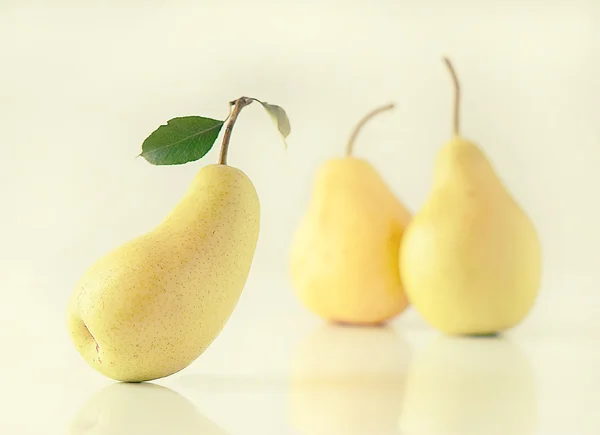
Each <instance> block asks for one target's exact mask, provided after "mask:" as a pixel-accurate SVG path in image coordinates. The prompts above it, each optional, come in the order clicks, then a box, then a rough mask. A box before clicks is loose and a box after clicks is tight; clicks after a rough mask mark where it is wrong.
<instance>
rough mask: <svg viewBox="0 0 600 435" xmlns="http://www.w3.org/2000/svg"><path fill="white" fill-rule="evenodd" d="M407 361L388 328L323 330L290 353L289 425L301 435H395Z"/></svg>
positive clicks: (402, 347)
mask: <svg viewBox="0 0 600 435" xmlns="http://www.w3.org/2000/svg"><path fill="white" fill-rule="evenodd" d="M409 356H410V347H409V345H408V344H407V343H406V342H405V341H404V340H403V339H402V338H401V337H400V336H399V335H398V334H397V333H396V331H394V329H392V328H389V327H372V328H358V327H356V328H355V327H344V326H334V325H327V324H326V325H323V326H322V327H321V328H320V329H318V330H317V331H315V332H314V333H312V334H310V335H309V336H308V337H307V338H305V339H304V340H303V341H302V342H301V343H300V344H299V346H298V347H297V349H296V352H295V354H294V359H293V363H292V373H291V386H290V406H291V411H290V414H291V415H290V420H291V425H292V426H293V427H294V428H295V429H296V430H297V431H298V432H299V433H301V434H305V435H351V434H357V435H358V434H360V435H364V434H373V435H375V434H376V435H386V434H397V433H398V430H397V421H398V416H399V413H400V410H401V408H400V407H401V404H402V394H403V389H404V383H405V377H406V370H407V368H408V364H409Z"/></svg>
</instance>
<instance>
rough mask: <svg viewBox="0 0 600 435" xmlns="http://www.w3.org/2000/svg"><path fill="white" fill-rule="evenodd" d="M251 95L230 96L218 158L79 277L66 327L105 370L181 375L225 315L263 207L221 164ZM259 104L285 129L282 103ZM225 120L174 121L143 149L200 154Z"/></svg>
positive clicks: (119, 375)
mask: <svg viewBox="0 0 600 435" xmlns="http://www.w3.org/2000/svg"><path fill="white" fill-rule="evenodd" d="M252 101H258V100H255V99H251V98H246V97H242V98H240V99H238V100H236V101H234V102H232V103H231V106H232V108H233V110H232V111H231V112H230V116H229V123H228V124H227V127H226V129H225V134H224V137H223V145H222V148H221V154H220V159H219V163H218V164H214V165H207V166H205V167H203V168H201V169H200V170H199V171H198V173H197V175H196V176H195V178H194V179H193V181H192V183H191V185H190V186H189V188H188V189H187V191H186V192H185V194H184V195H183V197H182V198H181V200H180V202H179V203H178V204H177V205H176V206H175V207H174V208H173V210H172V211H171V212H170V213H169V214H168V215H167V216H166V217H165V218H164V220H163V221H162V222H160V224H159V225H157V226H156V227H155V228H154V229H153V230H152V231H150V232H148V233H146V234H143V235H140V236H139V237H136V238H134V239H133V240H130V241H128V242H126V243H124V244H123V245H121V246H119V247H117V248H116V249H114V250H112V251H111V252H108V253H107V254H106V255H104V256H103V257H101V258H100V259H99V260H97V261H96V262H95V263H94V264H92V266H91V267H90V268H89V269H88V270H87V271H86V272H85V274H84V275H83V277H82V278H81V279H80V280H79V282H78V283H77V285H76V288H75V290H74V292H73V294H72V297H71V299H70V301H69V304H68V330H69V333H70V336H71V338H72V340H73V343H74V344H75V347H76V348H77V350H78V351H79V353H80V354H81V356H83V358H84V359H85V360H86V361H87V362H88V363H89V364H90V365H91V366H92V367H93V368H95V369H96V370H97V371H99V372H100V373H102V374H104V375H105V376H108V377H110V378H112V379H115V380H119V381H127V382H141V381H148V380H153V379H157V378H162V377H165V376H168V375H171V374H173V373H175V372H178V371H180V370H182V369H183V368H185V367H187V366H188V365H189V364H190V363H192V362H193V361H194V360H195V359H196V358H197V357H198V356H199V355H200V354H202V353H203V352H204V351H205V350H206V348H207V347H208V346H209V345H210V344H211V343H212V342H213V340H214V339H215V338H216V337H217V335H218V334H219V333H220V332H221V330H222V329H223V327H224V326H225V323H226V322H227V320H228V319H229V317H230V315H231V314H232V311H233V310H234V308H235V306H236V304H237V301H238V299H239V297H240V294H241V292H242V289H243V288H244V286H245V283H246V280H247V277H248V274H249V271H250V267H251V264H252V260H253V256H254V251H255V248H256V245H257V241H258V234H259V227H260V204H259V199H258V195H257V193H256V190H255V188H254V185H253V183H252V181H251V180H250V179H249V178H248V177H247V176H246V174H244V172H242V171H241V170H240V169H237V168H234V167H232V166H229V165H227V151H228V146H229V140H230V136H231V132H232V128H233V125H234V123H235V121H236V119H237V116H238V114H239V112H240V110H241V109H242V108H243V107H244V106H246V105H248V104H250V103H251V102H252ZM259 102H260V101H259ZM260 103H262V102H260ZM262 104H263V106H264V107H265V109H266V110H267V111H268V112H269V114H271V115H272V116H274V119H275V120H276V121H277V122H278V126H279V128H280V131H281V132H282V134H283V135H284V136H287V135H288V134H289V122H288V120H287V117H286V116H285V112H283V109H281V108H280V107H279V106H273V105H269V104H267V103H262ZM225 122H226V121H219V120H214V119H210V118H203V117H183V118H175V119H172V120H170V121H169V123H168V124H167V125H163V126H161V127H159V128H158V129H157V130H156V131H155V132H154V133H153V134H152V135H150V136H149V137H148V138H147V139H146V141H145V142H144V145H143V147H142V150H143V152H142V154H141V155H142V156H143V157H145V158H146V159H147V160H148V161H149V162H150V163H153V164H156V165H167V164H182V163H186V162H189V161H193V160H197V159H199V158H201V157H202V156H203V155H205V154H206V153H207V152H208V151H209V150H210V148H211V147H212V145H213V143H214V141H215V139H216V138H217V136H218V134H219V131H220V129H221V127H222V126H223V125H224V124H225Z"/></svg>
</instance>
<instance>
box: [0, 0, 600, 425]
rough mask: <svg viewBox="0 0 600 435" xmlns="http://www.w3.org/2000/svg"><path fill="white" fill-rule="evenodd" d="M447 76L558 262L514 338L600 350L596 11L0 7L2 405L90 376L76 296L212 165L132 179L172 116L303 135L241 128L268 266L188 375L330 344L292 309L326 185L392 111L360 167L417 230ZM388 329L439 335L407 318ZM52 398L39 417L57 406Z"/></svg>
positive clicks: (291, 5) (391, 4)
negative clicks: (358, 126) (74, 315)
mask: <svg viewBox="0 0 600 435" xmlns="http://www.w3.org/2000/svg"><path fill="white" fill-rule="evenodd" d="M443 55H448V56H450V57H451V59H452V60H453V62H454V64H455V66H456V69H457V71H458V73H459V75H460V78H461V81H462V84H463V90H464V92H463V106H462V107H463V110H462V126H463V129H462V130H463V133H464V134H465V135H466V136H468V137H469V138H471V139H473V140H475V141H477V142H478V143H479V144H480V145H481V146H482V147H483V148H484V150H485V151H486V152H487V153H488V155H489V156H490V158H491V160H492V161H493V163H494V165H495V167H496V168H497V170H498V172H499V174H500V175H501V177H502V179H503V180H504V181H505V182H506V183H507V185H508V186H509V188H510V189H511V191H512V192H513V194H514V196H515V197H516V198H517V199H518V200H519V202H520V203H521V204H522V206H523V207H524V208H525V209H526V211H527V212H528V213H529V215H530V216H531V217H532V219H533V220H534V222H535V224H536V225H537V228H538V229H539V232H540V235H541V239H542V242H543V253H544V275H543V288H542V291H541V294H540V297H539V300H538V303H537V305H536V307H535V309H534V311H533V312H532V313H531V316H530V317H528V318H527V320H526V322H525V323H524V324H522V325H521V326H520V327H519V328H517V329H516V330H515V331H513V334H515V336H521V337H526V338H527V339H529V338H531V339H534V338H537V337H543V338H544V339H545V340H554V339H555V338H556V339H558V338H559V337H565V336H566V337H589V338H590V339H593V337H596V336H597V334H598V332H600V320H599V319H600V317H599V316H598V304H599V303H600V287H599V285H598V278H597V277H598V268H599V267H600V264H599V259H600V254H599V252H600V251H599V249H598V247H599V246H600V230H599V228H598V227H599V222H600V205H599V194H598V189H599V188H600V170H599V167H600V3H599V2H598V1H597V0H574V1H567V0H545V1H542V0H532V1H528V2H522V1H517V0H508V1H475V0H455V1H442V0H426V1H416V0H415V1H399V0H398V1H392V0H373V1H366V0H365V1H359V0H346V1H334V0H322V1H316V0H315V1H312V0H308V1H304V2H300V1H297V2H293V1H285V0H280V1H267V0H254V1H242V0H228V1H212V0H210V1H197V2H193V1H181V0H177V1H170V2H158V1H150V2H143V1H132V0H129V1H121V2H116V1H112V2H75V1H67V0H58V1H47V2H42V1H39V2H28V1H16V0H2V1H0V147H1V148H0V149H1V151H2V152H1V154H0V180H1V181H0V201H1V202H0V203H1V206H2V208H1V212H2V213H1V223H2V225H0V264H1V265H2V267H1V274H0V294H1V299H0V331H1V332H0V337H2V361H1V362H0V368H2V367H5V368H6V370H4V372H3V373H8V376H7V379H8V377H10V378H12V380H11V381H8V380H6V382H9V383H10V382H12V384H11V385H12V386H13V387H14V388H16V389H13V390H10V389H9V390H7V391H18V386H17V385H18V382H19V381H18V379H19V378H20V377H22V376H24V375H23V374H21V375H18V376H17V375H15V374H14V373H27V372H28V371H29V372H38V371H39V370H40V369H39V367H41V366H46V367H48V366H50V367H55V369H54V368H53V369H52V370H58V371H60V373H63V372H64V371H65V370H68V371H69V372H70V373H77V375H72V376H78V377H77V378H76V379H78V381H77V382H78V383H85V382H86V381H85V380H86V379H87V377H92V376H95V375H94V374H92V373H91V372H90V371H89V369H88V367H87V366H85V365H84V364H83V362H82V361H80V360H79V359H78V356H77V355H76V354H75V353H74V350H73V349H72V346H71V344H70V343H69V341H68V338H67V336H66V331H65V328H64V323H63V322H64V309H65V305H66V300H67V298H68V296H69V294H70V292H71V290H72V288H73V286H74V283H75V281H76V280H77V279H78V277H79V276H80V275H81V274H82V273H83V271H84V269H85V268H86V267H87V266H88V265H89V264H90V263H91V262H92V261H93V260H94V259H95V258H97V257H98V256H99V255H101V254H103V253H104V252H105V251H106V250H108V249H110V248H112V247H113V246H115V245H117V244H119V243H121V242H123V241H124V240H126V239H128V238H131V237H133V236H135V235H138V234H140V233H141V232H145V231H147V230H149V229H151V228H152V227H153V226H154V225H155V224H156V223H157V222H158V221H160V220H161V219H162V217H163V216H164V215H165V214H166V213H167V212H168V210H169V209H170V208H171V207H172V206H173V205H174V204H175V202H176V201H178V199H179V198H180V196H181V194H182V193H183V191H184V190H185V189H186V187H187V185H188V183H189V182H190V180H191V178H192V177H193V176H194V173H195V172H196V171H197V170H198V169H199V168H200V167H201V166H202V165H204V164H206V163H208V162H215V161H216V157H217V152H218V150H217V147H215V149H213V150H212V151H211V153H210V154H209V155H207V156H206V157H205V158H204V159H203V160H202V161H200V162H196V163H191V164H187V165H184V166H179V167H153V166H151V165H150V164H148V163H147V162H146V161H145V160H143V159H142V158H136V155H137V154H138V153H139V152H140V150H141V143H142V141H143V140H144V138H145V137H146V136H147V135H149V134H150V133H151V132H152V131H153V130H154V129H155V128H156V127H158V126H159V125H160V124H161V123H163V122H165V121H167V120H168V119H170V118H172V117H175V116H182V115H190V114H198V115H205V116H211V117H216V118H219V117H224V116H226V114H227V103H228V101H229V100H231V99H234V98H237V97H239V96H242V95H246V96H252V97H257V98H260V99H263V100H267V101H269V102H271V103H274V104H279V105H281V106H283V107H284V108H285V109H286V110H287V112H288V115H289V117H290V120H291V124H292V135H291V136H290V137H289V141H288V144H289V149H288V151H287V152H286V151H284V150H283V147H282V144H281V141H280V139H279V136H278V134H277V132H276V131H275V130H274V128H273V127H272V125H271V124H270V120H269V118H268V117H267V116H266V114H265V113H264V112H263V111H262V109H261V108H260V107H259V106H258V105H253V106H250V107H248V108H246V109H245V110H244V112H243V113H242V115H241V117H240V119H239V122H238V123H237V125H236V128H235V130H234V133H233V138H232V143H231V151H230V155H229V163H230V164H231V165H234V166H237V167H239V168H241V169H243V170H244V171H245V172H246V173H247V174H248V175H249V176H250V177H251V179H252V180H253V181H254V183H255V185H256V188H257V190H258V193H259V195H260V199H261V206H262V228H261V234H260V240H259V246H258V249H257V252H256V256H255V260H254V264H253V267H252V271H251V274H250V277H249V280H248V284H247V287H246V289H245V291H244V294H243V296H242V298H241V300H240V303H239V305H238V307H237V309H236V311H235V312H234V315H233V316H232V318H231V321H230V323H228V325H227V327H226V328H225V330H224V331H223V333H222V335H221V336H220V338H219V340H217V341H216V342H215V343H214V345H213V346H212V347H211V348H210V350H209V351H208V352H207V353H206V354H205V355H204V356H203V357H202V360H199V361H198V362H197V363H196V364H195V366H194V368H195V369H196V370H197V371H200V372H203V373H211V374H224V375H226V374H231V373H236V374H244V375H248V376H254V375H256V374H257V373H263V374H272V373H275V372H278V371H281V370H283V369H282V367H286V364H287V358H288V353H289V352H288V350H289V351H290V352H291V350H290V349H292V348H293V347H294V346H295V341H294V340H297V339H299V338H301V337H302V336H303V335H304V333H305V330H306V328H310V327H311V326H314V325H318V324H319V321H318V320H317V319H315V318H314V317H313V316H312V315H311V314H309V313H308V312H306V311H305V310H304V309H303V308H302V307H300V306H299V304H298V303H297V301H296V299H295V298H294V296H293V293H292V292H291V288H290V284H289V281H288V274H287V252H288V249H289V243H290V238H291V234H292V231H293V230H294V228H295V226H296V224H297V223H298V220H299V218H300V216H301V215H302V213H303V210H304V208H305V207H306V204H307V201H308V200H309V195H310V189H311V177H312V175H313V173H314V171H315V169H316V167H317V166H318V165H319V164H320V163H321V162H322V161H323V160H324V159H326V158H328V157H333V156H339V155H342V153H343V151H344V146H345V142H346V140H347V138H348V136H349V134H350V131H351V129H352V127H353V125H354V123H355V122H356V121H357V120H358V118H360V117H361V116H362V115H363V113H364V112H366V111H368V110H370V109H372V108H373V107H375V106H378V105H380V104H384V103H387V102H390V101H393V102H395V103H396V104H397V108H396V109H395V111H393V112H391V113H389V114H385V115H382V116H381V117H380V118H378V119H377V120H376V121H373V122H372V123H371V124H370V125H368V126H367V127H366V128H365V129H364V131H363V133H362V134H361V136H360V137H359V142H358V143H357V147H356V154H357V155H360V156H362V157H365V158H368V159H369V160H370V161H371V162H372V163H373V164H374V165H375V166H376V167H377V168H378V169H379V170H380V171H381V173H382V174H383V176H384V177H385V179H386V180H387V181H388V183H389V184H390V186H391V187H392V188H393V190H394V191H395V192H396V193H397V194H398V196H399V197H400V198H401V199H402V200H403V201H404V202H405V203H406V204H407V205H408V207H409V208H410V209H411V210H413V211H414V210H416V209H417V208H418V207H419V206H420V205H421V204H422V203H423V201H424V200H425V198H426V195H427V192H428V189H429V186H430V179H431V175H432V161H433V158H434V155H435V153H436V151H437V150H438V148H439V147H440V146H441V145H442V144H443V142H444V141H445V140H447V139H448V138H449V137H450V130H451V119H450V110H451V96H452V91H451V86H450V78H449V77H448V74H447V71H446V70H445V69H444V66H443V64H442V62H441V57H442V56H443ZM394 327H395V328H397V330H398V331H412V333H420V332H423V333H430V331H429V330H428V328H427V326H426V325H425V324H424V323H423V322H422V320H421V319H420V317H419V316H418V315H417V314H416V313H415V312H414V311H413V310H409V311H408V312H407V313H406V314H405V315H403V316H402V317H401V318H399V319H397V320H396V321H395V323H394ZM415 331H416V332H415ZM407 333H411V332H407ZM565 340H566V341H565V343H569V342H571V341H569V340H570V339H568V338H567V339H565ZM592 343H595V344H594V345H595V346H596V347H597V346H598V342H597V341H592ZM565 346H567V345H565ZM273 349H283V351H281V352H279V353H278V352H271V351H272V350H273ZM553 355H555V354H553ZM557 355H560V352H558V351H557ZM594 355H596V354H594ZM555 356H556V355H555ZM539 359H540V361H541V360H543V359H544V357H542V356H539ZM40 363H42V364H40ZM66 368H68V369H66ZM546 370H547V372H548V373H551V372H553V370H552V368H550V367H547V368H546ZM574 371H577V370H574ZM11 373H12V375H11ZM56 373H58V372H56ZM46 375H47V377H48V378H52V377H53V375H52V374H49V373H45V376H46ZM594 375H595V372H590V373H589V377H593V376H594ZM61 376H64V379H63V378H60V377H59V378H60V379H62V380H63V381H64V382H67V383H68V382H70V381H69V380H68V379H70V377H69V376H71V375H69V376H67V375H61ZM596 376H597V375H596ZM94 379H95V382H96V384H97V385H100V384H101V383H102V382H103V381H104V380H103V379H100V378H97V377H94ZM587 381H588V379H586V380H583V379H582V385H584V384H585V383H586V382H587ZM61 382H62V381H61ZM69 385H71V384H69ZM551 385H554V384H551ZM65 388H67V387H65ZM73 388H76V387H75V386H73ZM547 388H550V386H549V385H547ZM67 390H68V388H67ZM13 394H14V395H16V397H21V399H22V400H24V401H26V399H25V398H26V397H29V396H27V395H26V394H25V393H23V395H21V396H19V393H13ZM27 394H29V393H27ZM52 397H53V394H48V403H46V402H45V403H46V406H50V407H51V406H56V407H58V405H52V404H51V403H49V402H52V400H51V398H52ZM596 398H597V397H596ZM65 400H67V399H65ZM73 400H74V401H75V399H73ZM75 402H76V401H75ZM596 403H597V402H596ZM74 406H75V405H74ZM265 406H267V405H265ZM269 406H270V405H269ZM50 409H51V408H50ZM57 409H58V408H57ZM60 409H62V408H60ZM549 409H551V408H546V412H547V414H548V415H551V414H552V412H550V411H549ZM574 409H575V408H574ZM57 412H58V411H57ZM57 412H54V411H52V412H50V411H49V412H47V416H53V417H48V418H55V423H56V424H58V422H59V420H58V419H59V417H56V415H61V416H62V415H63V414H64V415H65V416H66V415H67V414H69V413H70V411H64V412H63V414H60V412H58V414H57ZM60 418H62V417H60ZM265 418H266V417H265ZM60 421H62V420H60ZM551 426H552V427H554V426H555V425H550V424H548V426H547V427H549V428H551ZM9 427H10V426H9ZM242 430H244V429H243V427H242ZM12 433H15V432H12ZM48 433H50V432H48ZM52 433H54V432H52ZM56 433H60V432H56ZM238 433H243V432H238ZM246 433H249V432H246ZM273 433H275V432H273ZM582 433H583V432H582ZM586 433H587V432H586ZM332 435H335V434H332Z"/></svg>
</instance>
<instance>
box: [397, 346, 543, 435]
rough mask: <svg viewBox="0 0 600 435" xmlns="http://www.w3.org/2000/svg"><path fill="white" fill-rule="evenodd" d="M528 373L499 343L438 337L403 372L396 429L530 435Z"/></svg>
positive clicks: (513, 350)
mask: <svg viewBox="0 0 600 435" xmlns="http://www.w3.org/2000/svg"><path fill="white" fill-rule="evenodd" d="M536 407H537V404H536V389H535V382H534V375H533V370H532V368H531V366H530V364H529V361H528V360H527V358H526V357H525V355H524V354H523V353H522V352H521V351H520V349H519V348H518V347H517V346H516V345H514V344H512V343H511V342H509V341H507V340H504V339H502V338H449V337H440V338H439V339H437V340H436V341H434V342H433V343H432V344H431V345H430V346H428V347H426V348H424V349H423V350H422V351H421V352H418V353H417V355H416V357H415V359H414V361H413V363H412V365H411V368H410V370H409V372H408V379H407V385H406V395H405V400H404V408H403V412H402V415H401V418H400V429H401V432H402V433H403V434H406V435H475V434H477V435H481V434H486V435H509V434H510V435H525V434H532V433H534V432H535V421H536Z"/></svg>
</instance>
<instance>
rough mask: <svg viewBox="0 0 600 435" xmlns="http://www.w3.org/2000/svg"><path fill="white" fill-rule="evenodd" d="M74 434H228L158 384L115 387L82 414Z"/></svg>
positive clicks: (74, 423) (98, 395)
mask: <svg viewBox="0 0 600 435" xmlns="http://www.w3.org/2000/svg"><path fill="white" fill-rule="evenodd" d="M67 433H68V434H71V435H75V434H77V435H80V434H85V435H92V434H94V435H101V434H106V435H109V434H110V435H125V434H127V435H132V434H144V435H159V434H160V435H166V434H178V435H179V434H181V435H184V434H203V435H227V434H226V432H225V431H223V429H221V428H219V427H218V426H216V425H215V423H213V422H212V421H210V420H209V419H208V418H206V417H204V416H203V415H202V414H200V413H199V412H198V410H197V409H196V407H195V406H194V405H193V404H192V403H191V402H190V401H189V400H187V399H186V398H184V397H183V396H181V395H179V394H178V393H176V392H174V391H173V390H170V389H169V388H165V387H162V386H159V385H156V384H151V383H145V384H125V383H118V384H111V385H109V386H108V387H106V388H104V389H102V390H100V391H99V392H98V393H96V395H94V396H93V397H92V398H91V399H90V401H89V402H88V403H87V404H86V405H85V406H84V408H83V409H81V410H80V411H79V413H78V414H77V415H76V417H75V419H74V420H73V421H72V423H71V425H70V427H69V430H68V432H67Z"/></svg>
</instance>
